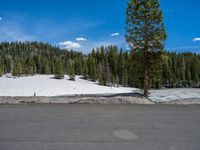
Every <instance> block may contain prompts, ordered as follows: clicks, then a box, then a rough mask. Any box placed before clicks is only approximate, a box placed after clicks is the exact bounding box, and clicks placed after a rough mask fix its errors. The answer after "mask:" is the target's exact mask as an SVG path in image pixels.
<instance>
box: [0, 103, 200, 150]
mask: <svg viewBox="0 0 200 150" xmlns="http://www.w3.org/2000/svg"><path fill="white" fill-rule="evenodd" d="M199 139H200V106H175V105H170V106H169V105H35V104H25V105H0V150H39V149H40V150H55V149H56V150H66V149H70V150H80V149H81V150H88V149H91V150H122V149H124V150H199V149H200V141H199Z"/></svg>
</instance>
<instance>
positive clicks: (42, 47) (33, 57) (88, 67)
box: [0, 42, 200, 88]
mask: <svg viewBox="0 0 200 150" xmlns="http://www.w3.org/2000/svg"><path fill="white" fill-rule="evenodd" d="M136 59H137V55H135V54H134V52H131V51H124V50H122V49H118V48H117V46H107V47H103V46H102V47H100V48H96V49H93V50H92V52H91V53H89V54H83V53H81V52H76V51H72V50H71V51H68V50H63V49H60V48H59V47H54V46H51V45H50V44H47V43H41V42H1V43H0V76H1V75H3V74H5V73H12V74H13V75H14V76H22V75H34V74H55V78H58V79H60V78H63V76H64V74H68V75H69V76H70V79H71V80H75V75H82V76H83V77H84V78H85V79H90V80H93V81H96V80H98V81H99V83H100V84H102V85H112V86H113V85H115V86H118V85H123V86H134V87H139V86H140V85H141V84H140V83H139V82H140V81H139V80H138V79H139V78H140V77H138V74H137V72H138V68H139V66H138V65H137V61H136ZM159 66H161V67H159V68H158V69H157V73H156V75H154V77H153V78H152V79H151V81H150V86H151V87H152V88H161V87H171V88H173V87H200V55H199V54H195V53H190V52H186V53H175V52H164V53H163V54H162V65H159Z"/></svg>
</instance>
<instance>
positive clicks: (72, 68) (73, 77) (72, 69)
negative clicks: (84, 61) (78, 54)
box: [69, 60, 75, 81]
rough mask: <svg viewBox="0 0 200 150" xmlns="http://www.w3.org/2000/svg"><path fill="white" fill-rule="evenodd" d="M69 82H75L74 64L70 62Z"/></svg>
mask: <svg viewBox="0 0 200 150" xmlns="http://www.w3.org/2000/svg"><path fill="white" fill-rule="evenodd" d="M69 80H72V81H75V70H74V62H73V61H72V60H70V62H69Z"/></svg>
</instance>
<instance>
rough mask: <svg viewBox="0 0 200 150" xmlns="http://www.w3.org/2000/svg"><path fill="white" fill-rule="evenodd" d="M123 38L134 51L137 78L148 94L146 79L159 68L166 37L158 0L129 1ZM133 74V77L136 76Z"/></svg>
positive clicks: (154, 74)
mask: <svg viewBox="0 0 200 150" xmlns="http://www.w3.org/2000/svg"><path fill="white" fill-rule="evenodd" d="M125 37H126V40H127V42H128V43H129V46H130V47H131V48H132V51H133V52H134V53H135V54H134V55H135V56H136V57H135V58H136V59H135V60H134V61H135V63H133V65H134V68H137V69H136V70H137V71H138V73H139V75H137V76H135V77H137V79H136V80H138V82H137V84H138V85H140V87H143V88H144V95H145V96H146V97H147V95H148V88H149V82H150V81H151V80H153V78H155V76H156V75H157V71H158V70H161V65H159V64H161V62H162V59H161V56H162V51H163V48H164V41H165V39H166V32H165V28H164V23H163V16H162V11H161V9H160V5H159V2H158V0H148V1H147V0H131V1H130V2H129V3H128V6H127V13H126V35H125ZM135 77H134V78H135Z"/></svg>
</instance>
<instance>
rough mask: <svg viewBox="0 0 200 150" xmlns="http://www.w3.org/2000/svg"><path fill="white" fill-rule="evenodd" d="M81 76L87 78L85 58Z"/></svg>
mask: <svg viewBox="0 0 200 150" xmlns="http://www.w3.org/2000/svg"><path fill="white" fill-rule="evenodd" d="M83 77H84V78H85V79H88V66H87V59H86V60H84V62H83Z"/></svg>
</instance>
